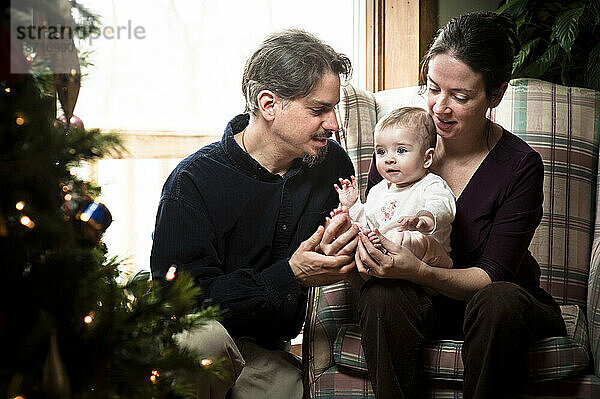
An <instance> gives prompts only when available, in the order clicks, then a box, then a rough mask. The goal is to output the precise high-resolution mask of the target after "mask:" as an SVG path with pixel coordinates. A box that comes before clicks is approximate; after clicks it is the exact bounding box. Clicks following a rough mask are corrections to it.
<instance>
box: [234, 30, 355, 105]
mask: <svg viewBox="0 0 600 399" xmlns="http://www.w3.org/2000/svg"><path fill="white" fill-rule="evenodd" d="M328 72H331V73H334V74H336V75H338V76H341V77H342V78H344V79H349V78H350V76H351V75H352V65H351V63H350V59H348V57H346V56H345V55H344V54H341V53H338V52H336V51H335V50H334V49H333V48H331V46H329V45H327V44H325V43H324V42H323V41H321V40H319V39H317V38H316V37H315V36H313V35H311V34H310V33H308V32H306V31H303V30H300V29H287V30H283V31H280V32H276V33H273V34H271V35H270V36H268V37H267V38H266V39H265V40H264V41H263V42H262V44H261V45H260V46H259V47H258V49H257V50H256V51H255V52H254V54H252V56H251V57H250V58H249V59H248V61H247V62H246V66H245V68H244V76H243V78H242V93H243V94H244V97H245V99H246V112H251V113H252V114H255V115H256V111H257V110H258V100H257V96H258V93H260V92H261V91H262V90H271V91H273V92H274V93H275V94H276V95H277V96H278V97H280V98H281V99H282V100H284V101H292V100H295V99H297V98H302V97H305V96H307V95H308V94H310V93H311V92H312V91H313V89H314V88H315V87H316V86H317V84H318V83H319V82H320V80H321V78H322V77H323V75H325V74H326V73H328Z"/></svg>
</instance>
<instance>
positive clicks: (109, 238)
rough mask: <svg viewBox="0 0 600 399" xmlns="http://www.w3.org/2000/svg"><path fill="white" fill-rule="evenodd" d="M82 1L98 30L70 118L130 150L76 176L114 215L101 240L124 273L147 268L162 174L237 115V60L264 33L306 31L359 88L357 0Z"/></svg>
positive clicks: (360, 16)
mask: <svg viewBox="0 0 600 399" xmlns="http://www.w3.org/2000/svg"><path fill="white" fill-rule="evenodd" d="M80 2H82V3H83V4H85V5H86V6H87V7H89V8H90V9H91V10H92V11H94V12H96V13H98V14H100V15H101V16H102V18H103V26H104V31H103V34H102V35H101V36H100V37H98V38H96V39H92V40H89V41H88V42H87V43H85V44H84V45H85V46H87V47H89V49H90V50H92V51H93V52H94V53H93V55H92V62H93V63H94V66H93V67H91V68H90V69H89V70H88V71H84V72H87V74H88V75H87V76H86V77H85V78H84V80H83V82H82V87H81V91H80V94H79V99H78V102H77V106H76V108H75V114H76V115H78V116H80V117H81V118H82V119H83V121H84V123H85V125H86V127H87V128H100V129H102V130H103V131H116V132H118V133H119V134H121V135H122V136H123V139H124V141H125V143H126V145H127V147H128V149H129V151H130V154H129V155H127V157H126V158H124V159H111V160H103V161H100V162H98V163H96V164H94V165H88V166H87V167H85V168H82V169H81V170H80V172H79V173H81V174H83V175H84V177H86V176H87V177H89V178H92V179H94V180H96V181H97V182H98V184H99V185H100V186H101V187H102V188H103V194H102V196H101V197H100V198H99V200H100V201H101V202H103V203H104V204H106V206H107V207H108V208H109V209H110V211H111V213H112V214H113V219H114V221H113V224H112V225H111V226H110V228H109V229H108V230H107V231H106V233H105V235H104V242H105V243H106V244H107V246H108V249H109V252H110V254H111V255H118V256H120V257H128V258H129V262H130V264H129V265H128V268H129V269H130V270H132V269H140V268H149V257H150V248H151V245H152V238H151V234H152V231H153V229H154V222H155V217H156V210H157V207H158V201H159V197H160V192H161V189H162V185H163V183H164V181H165V179H166V177H167V176H168V174H169V172H170V171H171V170H172V169H173V167H174V166H175V165H177V163H178V162H179V160H180V159H182V158H183V157H185V156H187V155H188V154H191V153H193V152H194V151H196V150H197V149H198V148H200V147H201V146H203V145H205V144H208V143H210V142H212V141H215V140H218V139H219V138H220V137H221V134H222V131H223V128H224V127H225V124H226V123H227V122H228V121H229V120H230V119H231V118H232V117H233V116H235V115H236V114H238V113H241V112H242V111H243V108H244V106H243V97H242V95H241V88H240V86H241V77H242V72H243V67H244V62H245V60H246V58H247V57H248V56H249V55H250V54H251V52H252V51H253V50H254V48H255V47H256V46H257V45H258V44H259V43H260V41H261V40H262V39H263V38H264V37H265V36H266V35H267V34H268V33H270V32H273V31H275V30H279V29H283V28H288V27H296V28H302V29H306V30H307V31H309V32H312V33H314V34H315V35H317V36H318V37H320V38H321V39H323V40H325V41H326V42H327V43H329V44H330V45H331V46H332V47H334V48H335V49H336V50H337V51H341V52H343V53H345V54H346V55H348V57H350V59H351V60H352V61H353V66H354V68H355V73H354V77H353V84H355V85H357V86H359V87H364V86H365V84H364V82H365V76H364V71H365V68H364V65H363V64H364V60H365V50H364V49H365V44H364V41H365V39H364V38H365V26H364V25H365V24H364V21H365V18H364V12H365V11H364V10H365V3H364V0H328V1H322V0H304V1H301V2H300V1H289V0H285V1H282V0H279V1H275V0H262V1H258V0H256V1H243V0H227V1H218V0H203V1H199V0H171V1H164V0H145V1H142V0H137V1H133V0H132V1H126V2H125V1H119V2H107V1H106V0H86V1H82V0H80ZM136 29H137V30H136ZM136 33H137V36H136Z"/></svg>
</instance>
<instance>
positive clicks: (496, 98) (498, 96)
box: [490, 82, 508, 108]
mask: <svg viewBox="0 0 600 399" xmlns="http://www.w3.org/2000/svg"><path fill="white" fill-rule="evenodd" d="M507 87H508V82H504V83H502V84H501V85H500V88H499V89H498V91H497V92H496V94H495V95H494V97H492V101H491V103H490V108H496V107H497V106H498V104H500V101H502V97H504V93H505V92H506V88H507Z"/></svg>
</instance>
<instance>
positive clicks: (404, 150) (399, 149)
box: [396, 147, 406, 154]
mask: <svg viewBox="0 0 600 399" xmlns="http://www.w3.org/2000/svg"><path fill="white" fill-rule="evenodd" d="M396 152H397V153H398V154H404V153H405V152H406V149H404V148H402V147H398V149H397V150H396Z"/></svg>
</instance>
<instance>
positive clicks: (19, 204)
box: [15, 201, 25, 211]
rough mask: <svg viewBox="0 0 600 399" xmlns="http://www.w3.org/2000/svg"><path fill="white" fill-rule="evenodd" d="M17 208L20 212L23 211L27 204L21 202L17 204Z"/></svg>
mask: <svg viewBox="0 0 600 399" xmlns="http://www.w3.org/2000/svg"><path fill="white" fill-rule="evenodd" d="M15 208H17V210H18V211H22V210H23V209H24V208H25V203H24V202H23V201H19V202H17V203H16V204H15Z"/></svg>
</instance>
